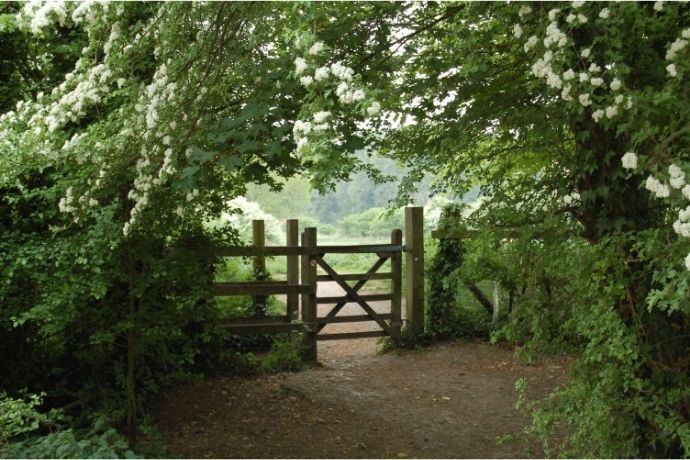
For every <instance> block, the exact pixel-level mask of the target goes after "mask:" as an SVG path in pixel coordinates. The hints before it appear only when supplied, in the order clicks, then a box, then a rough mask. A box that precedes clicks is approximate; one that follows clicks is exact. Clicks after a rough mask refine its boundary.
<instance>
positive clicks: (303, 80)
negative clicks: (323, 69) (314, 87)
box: [299, 75, 314, 88]
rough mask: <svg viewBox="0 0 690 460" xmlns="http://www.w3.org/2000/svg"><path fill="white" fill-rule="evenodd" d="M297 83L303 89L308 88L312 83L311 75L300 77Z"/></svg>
mask: <svg viewBox="0 0 690 460" xmlns="http://www.w3.org/2000/svg"><path fill="white" fill-rule="evenodd" d="M299 81H300V83H302V85H303V86H304V87H305V88H309V86H310V85H311V84H312V83H314V78H313V77H312V76H311V75H305V76H303V77H300V79H299Z"/></svg>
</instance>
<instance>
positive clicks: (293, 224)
mask: <svg viewBox="0 0 690 460" xmlns="http://www.w3.org/2000/svg"><path fill="white" fill-rule="evenodd" d="M298 225H299V222H298V221H297V219H288V220H287V222H286V238H285V240H286V241H285V242H286V243H287V246H290V247H293V246H298V245H299V230H298V228H299V227H298ZM287 283H288V284H299V260H298V259H297V256H287ZM298 309H299V297H298V295H297V294H296V293H290V294H288V295H287V315H288V322H290V321H294V320H296V319H299V318H298V316H299V311H298Z"/></svg>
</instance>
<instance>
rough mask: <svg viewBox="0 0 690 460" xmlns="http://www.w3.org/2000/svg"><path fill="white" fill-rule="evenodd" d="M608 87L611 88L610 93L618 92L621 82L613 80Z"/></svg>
mask: <svg viewBox="0 0 690 460" xmlns="http://www.w3.org/2000/svg"><path fill="white" fill-rule="evenodd" d="M609 87H610V88H611V90H612V91H618V90H619V89H621V81H620V80H619V79H617V78H614V79H613V80H612V81H611V84H610V85H609Z"/></svg>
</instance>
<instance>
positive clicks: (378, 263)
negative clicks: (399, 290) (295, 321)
mask: <svg viewBox="0 0 690 460" xmlns="http://www.w3.org/2000/svg"><path fill="white" fill-rule="evenodd" d="M387 260H388V259H384V258H379V259H378V260H377V261H376V262H374V265H372V266H371V268H370V269H369V270H367V275H368V276H369V275H374V274H375V273H376V271H377V270H378V269H379V268H381V266H382V265H383V264H384V263H386V261H387ZM327 276H328V278H329V279H331V277H330V276H329V275H327ZM368 280H369V278H366V279H363V280H360V281H358V282H357V283H355V285H354V286H352V289H353V290H354V291H355V292H358V291H359V290H360V289H361V288H362V286H364V285H365V284H366V282H367V281H368ZM345 304H346V303H345V302H340V303H338V304H336V305H335V306H334V307H333V308H332V309H331V311H329V312H328V314H327V315H326V316H329V317H330V316H335V315H337V314H338V312H339V311H340V310H341V309H342V308H343V307H344V306H345ZM323 327H324V326H320V327H319V330H321V329H322V328H323Z"/></svg>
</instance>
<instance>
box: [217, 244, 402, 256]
mask: <svg viewBox="0 0 690 460" xmlns="http://www.w3.org/2000/svg"><path fill="white" fill-rule="evenodd" d="M215 251H216V254H218V255H219V256H221V257H250V256H260V255H264V256H311V255H316V254H367V253H376V254H388V253H394V252H404V251H405V246H403V245H397V244H364V245H355V246H315V247H304V246H264V247H263V248H257V247H256V246H218V247H216V250H215Z"/></svg>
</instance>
